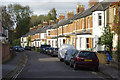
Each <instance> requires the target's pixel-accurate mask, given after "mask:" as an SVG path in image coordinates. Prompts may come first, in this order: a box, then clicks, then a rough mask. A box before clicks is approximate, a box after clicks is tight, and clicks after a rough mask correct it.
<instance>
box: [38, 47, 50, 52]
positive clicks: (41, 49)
mask: <svg viewBox="0 0 120 80" xmlns="http://www.w3.org/2000/svg"><path fill="white" fill-rule="evenodd" d="M47 47H50V45H41V47H40V53H46V51H45V49H46V48H47Z"/></svg>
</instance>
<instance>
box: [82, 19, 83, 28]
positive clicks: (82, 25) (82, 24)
mask: <svg viewBox="0 0 120 80" xmlns="http://www.w3.org/2000/svg"><path fill="white" fill-rule="evenodd" d="M82 29H83V20H82Z"/></svg>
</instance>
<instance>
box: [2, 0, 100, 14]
mask: <svg viewBox="0 0 120 80" xmlns="http://www.w3.org/2000/svg"><path fill="white" fill-rule="evenodd" d="M88 1H89V0H0V5H8V4H16V3H17V4H21V5H23V6H26V5H28V6H30V8H31V10H32V11H33V13H34V14H36V15H41V14H43V15H46V14H47V13H48V12H49V10H51V9H52V8H55V9H56V10H57V14H58V15H59V14H60V13H64V14H65V15H66V13H67V11H74V13H75V12H76V6H77V4H84V5H85V9H87V8H88ZM100 1H102V0H100ZM58 15H57V16H58Z"/></svg>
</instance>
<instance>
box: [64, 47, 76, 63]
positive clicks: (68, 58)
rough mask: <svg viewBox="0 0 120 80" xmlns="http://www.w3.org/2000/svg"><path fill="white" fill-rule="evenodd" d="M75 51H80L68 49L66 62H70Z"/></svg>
mask: <svg viewBox="0 0 120 80" xmlns="http://www.w3.org/2000/svg"><path fill="white" fill-rule="evenodd" d="M75 53H78V50H77V49H69V50H67V51H66V53H65V58H64V62H65V64H67V65H68V64H70V59H71V58H72V55H74V54H75Z"/></svg>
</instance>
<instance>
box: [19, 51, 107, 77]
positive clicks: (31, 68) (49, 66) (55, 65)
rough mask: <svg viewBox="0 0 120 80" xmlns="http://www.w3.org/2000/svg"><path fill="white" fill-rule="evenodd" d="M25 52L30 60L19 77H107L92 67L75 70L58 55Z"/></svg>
mask: <svg viewBox="0 0 120 80" xmlns="http://www.w3.org/2000/svg"><path fill="white" fill-rule="evenodd" d="M24 53H25V54H26V55H27V57H28V62H27V63H26V66H25V68H24V69H23V70H22V71H21V73H20V74H19V75H18V77H17V78H105V76H104V75H103V74H100V73H99V72H94V71H93V70H92V69H83V68H81V69H79V70H77V71H75V70H73V69H72V68H70V66H67V65H65V64H64V63H63V62H60V61H59V60H58V58H57V57H51V56H49V55H45V54H42V53H38V52H34V51H25V52H24Z"/></svg>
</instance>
